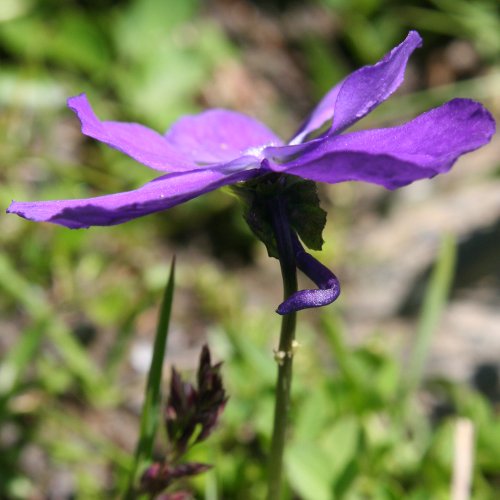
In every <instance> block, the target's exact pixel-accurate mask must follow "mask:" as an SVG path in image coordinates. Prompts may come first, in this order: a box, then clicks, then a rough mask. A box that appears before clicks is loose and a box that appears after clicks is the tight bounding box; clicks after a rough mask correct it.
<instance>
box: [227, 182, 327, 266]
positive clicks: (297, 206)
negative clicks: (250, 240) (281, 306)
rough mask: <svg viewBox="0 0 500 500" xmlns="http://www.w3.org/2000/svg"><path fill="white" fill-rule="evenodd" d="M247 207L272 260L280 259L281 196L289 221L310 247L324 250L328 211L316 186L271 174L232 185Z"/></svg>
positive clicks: (254, 229)
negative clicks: (277, 215) (277, 212)
mask: <svg viewBox="0 0 500 500" xmlns="http://www.w3.org/2000/svg"><path fill="white" fill-rule="evenodd" d="M231 191H232V192H233V193H234V194H236V196H237V197H238V198H239V199H240V201H241V202H242V204H243V218H244V219H245V221H246V223H247V224H248V226H249V227H250V229H251V230H252V232H253V233H254V234H255V236H257V238H259V240H261V241H262V242H263V243H264V245H265V246H266V249H267V253H268V254H269V256H270V257H275V258H278V257H279V256H278V249H277V245H276V238H275V235H274V229H273V225H272V217H271V213H270V210H272V208H271V207H272V206H273V204H275V203H273V200H276V198H278V197H280V198H281V199H282V201H283V202H284V204H285V206H286V209H287V216H288V222H289V224H290V225H291V226H292V228H293V229H294V230H295V231H296V233H297V235H298V236H299V238H300V239H301V240H302V241H303V243H304V244H305V245H306V247H308V248H310V249H311V250H321V248H322V246H323V237H322V233H323V229H324V227H325V224H326V212H325V211H324V210H323V209H322V208H321V207H320V206H319V197H318V192H317V188H316V183H315V182H313V181H309V180H305V179H302V178H300V177H295V176H292V175H285V174H269V175H266V176H263V177H259V178H258V179H252V180H250V181H247V182H244V183H241V184H238V185H234V186H231Z"/></svg>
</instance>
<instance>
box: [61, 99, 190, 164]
mask: <svg viewBox="0 0 500 500" xmlns="http://www.w3.org/2000/svg"><path fill="white" fill-rule="evenodd" d="M68 107H69V108H70V109H72V110H73V111H74V112H75V113H76V114H77V116H78V118H79V120H80V122H81V124H82V133H84V134H85V135H87V136H89V137H92V138H93V139H97V140H98V141H101V142H104V143H105V144H107V145H108V146H111V147H112V148H115V149H118V150H119V151H121V152H122V153H125V154H126V155H128V156H130V157H132V158H133V159H134V160H136V161H138V162H140V163H142V164H143V165H146V166H148V167H151V168H154V169H155V170H160V171H164V172H183V171H186V170H193V169H194V168H196V164H195V163H194V162H193V161H192V159H191V158H189V157H187V156H186V155H184V154H181V153H180V152H178V151H176V150H175V148H173V147H172V145H171V144H169V143H168V141H166V140H165V137H164V136H163V135H162V134H160V133H158V132H156V131H154V130H152V129H150V128H148V127H145V126H144V125H139V124H138V123H124V122H113V121H101V120H99V118H97V116H96V115H95V113H94V111H93V109H92V107H91V106H90V103H89V101H88V99H87V96H86V95H85V94H80V95H77V96H75V97H70V98H69V99H68Z"/></svg>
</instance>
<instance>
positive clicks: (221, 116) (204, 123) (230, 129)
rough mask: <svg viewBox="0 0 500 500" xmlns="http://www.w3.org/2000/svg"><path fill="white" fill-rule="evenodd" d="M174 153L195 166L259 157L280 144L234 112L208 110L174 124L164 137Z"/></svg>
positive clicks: (253, 123) (259, 125) (271, 134)
mask: <svg viewBox="0 0 500 500" xmlns="http://www.w3.org/2000/svg"><path fill="white" fill-rule="evenodd" d="M165 139H166V140H167V141H168V143H169V144H170V145H171V146H172V147H173V148H174V149H175V150H176V151H179V152H181V153H182V154H183V155H185V156H186V157H187V158H190V159H191V160H192V161H194V162H196V163H198V164H210V163H221V162H227V161H230V160H232V159H234V158H237V157H239V156H242V155H245V154H247V155H253V156H259V154H260V151H262V149H264V147H265V146H266V145H270V144H273V145H276V146H278V145H281V144H282V143H283V141H282V140H281V139H280V138H279V137H278V136H276V135H275V134H274V133H273V132H271V130H269V129H268V128H267V127H266V126H265V125H263V124H262V123H260V122H258V121H257V120H254V119H253V118H251V117H250V116H246V115H244V114H242V113H237V112H236V111H228V110H224V109H211V110H209V111H205V112H203V113H200V114H197V115H192V116H185V117H183V118H181V119H179V120H177V121H176V122H175V123H174V124H173V125H172V127H171V128H170V129H169V130H168V132H167V133H166V134H165Z"/></svg>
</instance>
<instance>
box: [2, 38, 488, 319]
mask: <svg viewBox="0 0 500 500" xmlns="http://www.w3.org/2000/svg"><path fill="white" fill-rule="evenodd" d="M421 43H422V40H421V38H420V36H419V34H418V33H417V32H415V31H411V32H410V33H409V34H408V36H407V38H406V39H405V40H404V41H403V42H402V43H401V44H400V45H398V46H397V47H395V48H394V49H393V50H392V51H391V52H389V53H388V54H387V55H386V56H385V57H384V58H383V59H382V60H380V61H379V62H378V63H376V64H375V65H373V66H365V67H363V68H361V69H359V70H357V71H355V72H354V73H352V74H351V75H349V76H347V77H346V78H345V79H344V80H342V81H341V82H340V83H339V84H338V85H336V86H335V87H333V88H332V89H331V90H330V91H329V92H328V93H327V94H326V95H325V96H324V97H323V99H322V100H321V101H320V103H319V104H318V105H317V107H316V108H315V109H314V110H313V111H312V113H311V114H310V115H309V117H308V118H307V119H306V120H305V121H304V123H303V124H302V126H301V127H300V128H299V130H298V131H297V133H296V134H295V135H294V136H293V137H292V139H291V140H290V141H288V143H286V144H285V143H284V142H283V141H282V140H281V139H280V138H279V137H277V136H276V135H275V134H274V133H273V132H272V131H270V130H269V129H268V128H267V127H265V126H264V125H262V124H261V123H259V122H257V121H256V120H254V119H252V118H250V117H248V116H245V115H242V114H239V113H236V112H233V111H226V110H221V109H214V110H210V111H206V112H204V113H200V114H198V115H195V116H188V117H184V118H181V119H180V120H179V121H177V122H176V123H174V125H173V126H172V127H171V128H170V130H168V131H167V133H166V134H165V135H162V134H159V133H157V132H155V131H153V130H151V129H148V128H146V127H144V126H142V125H138V124H135V123H119V122H106V121H100V120H99V119H98V118H97V117H96V115H95V114H94V112H93V111H92V108H91V107H90V104H89V102H88V101H87V98H86V97H85V95H83V94H82V95H79V96H76V97H72V98H70V99H69V100H68V105H69V107H70V108H71V109H72V110H73V111H75V112H76V114H77V115H78V117H79V119H80V121H81V123H82V132H83V133H84V134H86V135H88V136H89V137H93V138H94V139H97V140H99V141H101V142H104V143H106V144H108V145H109V146H111V147H113V148H116V149H118V150H120V151H122V152H123V153H125V154H127V155H129V156H131V157H132V158H134V159H135V160H137V161H138V162H140V163H143V164H144V165H146V166H148V167H151V168H153V169H156V170H158V171H160V172H163V175H161V176H160V177H158V178H156V179H155V180H153V181H151V182H149V183H147V184H146V185H144V186H142V187H140V188H139V189H136V190H133V191H128V192H123V193H117V194H111V195H105V196H99V197H96V198H90V199H80V200H57V201H38V202H12V204H11V205H10V207H9V208H8V210H7V211H8V212H9V213H16V214H18V215H20V216H21V217H24V218H26V219H30V220H33V221H46V222H52V223H55V224H60V225H63V226H66V227H69V228H84V227H89V226H110V225H114V224H121V223H123V222H126V221H129V220H131V219H134V218H136V217H140V216H143V215H147V214H150V213H153V212H158V211H161V210H165V209H168V208H170V207H173V206H175V205H178V204H180V203H184V202H186V201H188V200H190V199H192V198H195V197H197V196H200V195H202V194H204V193H207V192H209V191H213V190H214V189H217V188H219V187H222V186H226V185H235V184H239V183H242V182H245V183H248V182H257V183H259V182H261V180H264V179H275V178H276V177H277V178H281V181H282V179H283V178H285V177H288V176H298V177H301V178H303V179H308V180H310V181H315V182H318V181H321V182H328V183H330V184H336V183H339V182H344V181H365V182H371V183H374V184H379V185H382V186H384V187H386V188H388V189H395V188H399V187H401V186H405V185H407V184H410V183H411V182H413V181H416V180H419V179H425V178H431V177H434V176H435V175H437V174H441V173H444V172H447V171H448V170H449V169H450V168H451V167H452V165H453V163H454V162H455V161H456V160H457V158H458V157H459V156H460V155H462V154H464V153H467V152H470V151H473V150H475V149H477V148H479V147H481V146H482V145H484V144H486V143H487V142H488V141H489V140H490V138H491V136H492V135H493V133H494V130H495V124H494V120H493V118H492V117H491V115H490V114H489V112H488V111H487V110H486V109H485V108H484V107H483V106H482V105H481V104H480V103H478V102H474V101H472V100H469V99H453V100H452V101H449V102H447V103H445V104H444V105H442V106H440V107H438V108H435V109H432V110H430V111H428V112H426V113H424V114H422V115H420V116H418V117H417V118H415V119H413V120H411V121H409V122H407V123H405V124H403V125H400V126H396V127H390V128H383V129H372V130H364V131H357V132H348V133H342V132H344V131H345V130H346V129H347V128H349V127H350V126H351V125H353V124H354V123H355V122H357V121H358V120H360V119H361V118H363V117H364V116H365V115H366V114H367V113H369V112H370V111H372V110H373V109H374V108H375V107H376V106H378V105H379V104H380V103H382V102H383V101H384V100H386V99H387V98H388V97H389V96H390V95H391V94H392V93H393V92H394V91H395V90H396V89H397V88H398V87H399V85H400V84H401V83H402V81H403V77H404V71H405V68H406V64H407V61H408V58H409V57H410V55H411V53H412V52H413V51H414V50H415V49H416V48H417V47H419V46H420V45H421ZM325 126H326V128H325ZM273 176H274V177H273ZM288 210H290V207H288ZM249 218H251V217H250V216H248V217H247V220H248V219H249ZM259 224H260V222H259V223H257V224H256V225H254V226H255V227H252V229H254V232H258V230H259V229H258V226H259ZM291 225H292V226H293V225H294V224H293V221H291ZM296 225H297V224H296ZM299 225H300V224H299ZM305 225H307V224H304V223H302V226H305ZM256 228H257V229H256ZM294 229H295V230H296V232H297V233H298V235H299V236H300V238H301V240H302V241H303V242H304V243H305V244H306V245H307V246H309V247H310V248H314V246H313V247H311V245H309V244H308V242H307V241H305V238H304V235H305V234H306V229H304V227H303V230H302V231H300V230H299V229H298V228H297V227H294ZM321 229H322V227H321V228H320V232H321ZM294 234H295V233H294ZM320 240H321V238H320ZM321 241H322V240H321ZM321 241H320V243H321ZM294 246H295V248H296V251H297V265H298V267H299V268H300V269H301V270H302V271H304V272H305V273H306V275H308V276H309V277H310V278H311V279H312V281H314V282H315V283H316V284H317V285H318V287H319V290H302V291H299V292H297V294H295V295H294V297H293V300H292V302H289V301H285V302H284V303H283V304H281V306H280V307H279V308H278V312H280V313H281V314H285V313H287V312H290V311H294V310H298V309H304V308H306V307H317V306H321V305H325V304H328V303H330V302H332V301H333V300H335V299H336V298H337V296H338V294H339V292H340V288H339V284H338V280H337V279H336V277H335V276H334V275H333V273H331V272H330V271H328V270H327V269H326V268H324V266H322V265H321V264H319V263H318V262H317V261H316V260H315V259H313V258H312V257H311V256H310V255H308V254H307V253H306V252H305V251H304V249H303V248H302V246H301V244H300V242H299V240H298V239H296V238H295V241H294ZM319 246H320V245H319ZM268 250H269V245H268ZM270 253H271V252H270Z"/></svg>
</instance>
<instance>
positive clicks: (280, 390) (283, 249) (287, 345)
mask: <svg viewBox="0 0 500 500" xmlns="http://www.w3.org/2000/svg"><path fill="white" fill-rule="evenodd" d="M270 208H271V214H272V218H273V228H274V232H275V236H276V242H277V247H278V254H279V261H280V267H281V275H282V278H283V296H284V299H287V298H288V297H289V296H290V295H292V294H293V293H294V292H296V291H297V272H296V265H295V252H294V249H293V244H292V233H291V231H292V230H291V228H290V225H289V223H288V217H287V215H286V207H285V206H284V203H283V201H282V200H281V199H279V198H278V199H276V200H274V201H273V204H272V206H271V207H270ZM296 316H297V313H296V312H291V313H290V314H286V315H284V316H283V320H282V323H281V334H280V341H279V353H278V355H277V361H278V380H277V383H276V400H275V407H274V427H273V435H272V440H271V451H270V455H269V468H268V472H269V476H268V478H269V479H268V495H267V498H268V500H279V498H280V495H281V476H282V469H283V452H284V449H285V438H286V427H287V420H288V411H289V408H290V389H291V385H292V361H293V340H294V339H295V324H296ZM280 354H281V355H282V356H283V354H284V357H283V358H280Z"/></svg>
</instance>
